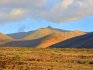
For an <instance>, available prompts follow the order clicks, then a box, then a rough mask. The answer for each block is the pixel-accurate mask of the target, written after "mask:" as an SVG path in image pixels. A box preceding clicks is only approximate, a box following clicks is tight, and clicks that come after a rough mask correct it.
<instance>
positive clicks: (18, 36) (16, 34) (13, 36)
mask: <svg viewBox="0 0 93 70" xmlns="http://www.w3.org/2000/svg"><path fill="white" fill-rule="evenodd" d="M32 32H33V31H29V32H19V33H12V34H7V35H8V36H10V37H12V38H14V39H21V38H23V37H25V36H27V35H29V34H31V33H32Z"/></svg>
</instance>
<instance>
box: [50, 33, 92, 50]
mask: <svg viewBox="0 0 93 70" xmlns="http://www.w3.org/2000/svg"><path fill="white" fill-rule="evenodd" d="M50 48H93V32H91V33H88V34H85V35H82V36H78V37H74V38H71V39H67V40H65V41H62V42H60V43H57V44H54V45H52V46H50Z"/></svg>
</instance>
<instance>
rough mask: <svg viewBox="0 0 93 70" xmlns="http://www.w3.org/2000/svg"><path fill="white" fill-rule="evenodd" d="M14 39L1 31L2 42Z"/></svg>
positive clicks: (0, 40) (0, 38) (0, 42)
mask: <svg viewBox="0 0 93 70" xmlns="http://www.w3.org/2000/svg"><path fill="white" fill-rule="evenodd" d="M12 40H13V39H12V38H11V37H9V36H7V35H5V34H3V33H0V44H3V43H6V42H9V41H12Z"/></svg>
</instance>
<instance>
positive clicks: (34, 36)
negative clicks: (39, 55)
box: [22, 27, 62, 40]
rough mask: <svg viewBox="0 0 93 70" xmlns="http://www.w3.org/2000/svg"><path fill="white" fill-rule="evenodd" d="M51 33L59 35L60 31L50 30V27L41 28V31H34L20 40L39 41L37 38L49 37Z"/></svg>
mask: <svg viewBox="0 0 93 70" xmlns="http://www.w3.org/2000/svg"><path fill="white" fill-rule="evenodd" d="M52 33H58V34H60V33H62V31H59V30H56V29H54V28H51V27H47V28H41V29H38V30H36V31H34V32H33V33H31V34H30V35H28V36H26V37H24V38H23V39H22V40H33V39H39V38H42V37H45V36H47V35H50V34H52Z"/></svg>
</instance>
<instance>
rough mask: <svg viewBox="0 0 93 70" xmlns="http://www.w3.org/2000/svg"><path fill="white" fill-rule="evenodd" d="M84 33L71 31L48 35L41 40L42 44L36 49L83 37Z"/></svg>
mask: <svg viewBox="0 0 93 70" xmlns="http://www.w3.org/2000/svg"><path fill="white" fill-rule="evenodd" d="M84 34H86V33H84V32H81V31H77V30H75V31H71V32H64V33H62V34H57V33H53V34H50V35H48V36H47V37H44V38H43V39H42V42H41V44H40V45H38V47H41V48H47V47H49V46H51V45H53V44H56V43H58V42H61V41H64V40H67V39H70V38H73V37H77V36H81V35H84Z"/></svg>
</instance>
